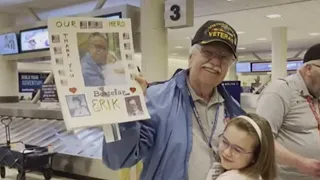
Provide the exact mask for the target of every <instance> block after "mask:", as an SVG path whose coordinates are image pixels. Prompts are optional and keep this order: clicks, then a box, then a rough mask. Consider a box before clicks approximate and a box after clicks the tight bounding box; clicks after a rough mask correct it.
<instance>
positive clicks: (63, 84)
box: [60, 79, 68, 86]
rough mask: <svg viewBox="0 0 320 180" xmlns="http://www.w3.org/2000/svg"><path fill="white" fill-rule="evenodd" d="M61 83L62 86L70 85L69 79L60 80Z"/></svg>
mask: <svg viewBox="0 0 320 180" xmlns="http://www.w3.org/2000/svg"><path fill="white" fill-rule="evenodd" d="M60 83H61V85H62V86H68V80H65V79H63V80H61V81H60Z"/></svg>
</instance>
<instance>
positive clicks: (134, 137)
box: [102, 21, 245, 180]
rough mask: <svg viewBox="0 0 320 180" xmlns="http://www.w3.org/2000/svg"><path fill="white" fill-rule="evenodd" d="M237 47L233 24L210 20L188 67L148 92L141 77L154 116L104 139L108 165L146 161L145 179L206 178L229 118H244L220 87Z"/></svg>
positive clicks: (195, 43)
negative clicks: (118, 135) (115, 137)
mask: <svg viewBox="0 0 320 180" xmlns="http://www.w3.org/2000/svg"><path fill="white" fill-rule="evenodd" d="M237 43H238V37H237V33H236V31H235V30H234V29H233V28H232V27H231V26H230V25H228V24H227V23H225V22H222V21H207V22H206V23H205V24H203V25H202V26H201V27H200V29H199V30H198V31H197V32H196V35H195V36H194V38H193V40H192V48H191V50H190V56H189V69H187V70H182V71H180V72H178V73H176V75H175V76H174V77H172V78H171V79H170V80H168V81H166V82H163V83H158V84H157V83H156V84H155V85H152V86H150V87H148V88H146V87H147V83H146V81H145V80H144V79H143V78H141V77H140V76H136V80H137V81H138V82H139V83H140V85H141V87H142V89H143V90H146V92H145V93H146V103H147V108H148V111H149V113H150V115H151V118H150V119H148V120H144V121H136V122H128V123H121V124H119V129H120V133H121V140H120V141H115V142H111V143H106V141H105V140H104V141H103V150H102V151H103V155H102V156H103V162H104V163H105V164H106V165H107V166H108V167H109V168H111V169H113V170H117V169H121V168H127V167H132V166H134V165H135V164H136V163H138V162H139V161H140V160H142V161H143V163H144V164H143V171H142V173H141V176H140V179H142V180H151V179H152V180H164V179H165V180H184V179H189V180H203V179H205V178H206V177H207V175H208V173H209V171H210V169H211V167H212V166H213V163H214V162H216V159H215V157H214V152H216V151H217V149H218V141H219V138H218V135H219V134H221V133H222V132H223V130H224V128H225V122H226V120H227V119H228V118H232V117H235V116H239V115H243V114H245V112H244V111H243V110H242V109H241V108H240V107H239V104H238V103H237V102H236V101H235V100H234V99H233V98H232V97H231V96H230V95H229V94H228V92H227V91H226V90H225V88H224V87H223V86H222V85H221V83H222V81H223V79H224V78H225V76H226V74H227V72H228V69H229V67H230V65H231V64H232V63H233V62H234V61H235V60H236V49H237Z"/></svg>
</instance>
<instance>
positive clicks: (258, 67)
mask: <svg viewBox="0 0 320 180" xmlns="http://www.w3.org/2000/svg"><path fill="white" fill-rule="evenodd" d="M251 69H252V72H269V71H271V62H266V63H252V66H251Z"/></svg>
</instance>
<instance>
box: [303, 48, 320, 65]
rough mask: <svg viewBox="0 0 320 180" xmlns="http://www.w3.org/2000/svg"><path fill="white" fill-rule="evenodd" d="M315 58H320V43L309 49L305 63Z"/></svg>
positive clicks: (305, 56)
mask: <svg viewBox="0 0 320 180" xmlns="http://www.w3.org/2000/svg"><path fill="white" fill-rule="evenodd" d="M313 60H320V44H316V45H314V46H312V47H311V48H309V49H308V51H307V52H306V54H305V55H304V58H303V63H307V62H309V61H313Z"/></svg>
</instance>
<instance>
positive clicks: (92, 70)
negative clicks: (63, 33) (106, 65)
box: [81, 53, 105, 86]
mask: <svg viewBox="0 0 320 180" xmlns="http://www.w3.org/2000/svg"><path fill="white" fill-rule="evenodd" d="M81 69H82V75H83V79H84V84H85V86H104V85H105V83H104V76H103V73H102V65H99V64H97V63H96V62H94V61H93V60H92V57H91V55H90V54H89V53H86V55H85V56H84V57H83V58H82V59H81Z"/></svg>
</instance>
